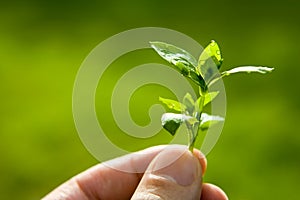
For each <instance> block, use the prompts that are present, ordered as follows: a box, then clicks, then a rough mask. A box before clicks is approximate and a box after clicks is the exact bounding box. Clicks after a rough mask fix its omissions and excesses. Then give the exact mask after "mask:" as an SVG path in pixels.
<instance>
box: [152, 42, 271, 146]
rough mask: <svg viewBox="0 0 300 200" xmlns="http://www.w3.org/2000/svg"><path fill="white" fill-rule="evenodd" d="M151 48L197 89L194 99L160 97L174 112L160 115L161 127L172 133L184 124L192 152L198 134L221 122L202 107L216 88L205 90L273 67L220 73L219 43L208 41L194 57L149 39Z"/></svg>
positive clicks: (214, 95)
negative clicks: (230, 78)
mask: <svg viewBox="0 0 300 200" xmlns="http://www.w3.org/2000/svg"><path fill="white" fill-rule="evenodd" d="M150 44H151V47H152V48H153V49H154V50H155V51H156V52H157V53H158V54H159V55H160V56H161V57H162V58H163V59H165V60H166V61H168V62H169V63H171V64H172V65H173V66H174V67H175V68H176V69H177V70H178V71H179V72H180V73H181V74H182V75H183V76H186V77H187V78H189V79H190V80H192V81H193V82H194V83H195V84H196V85H197V86H198V88H199V95H198V97H197V99H193V98H192V95H191V94H189V93H186V95H185V96H184V98H183V101H182V102H178V101H175V100H171V99H165V98H162V97H159V100H160V101H161V102H162V103H164V104H166V106H167V107H168V108H170V109H171V110H173V111H174V112H175V113H165V114H163V116H162V118H161V121H162V126H163V127H164V128H165V129H166V130H167V131H168V132H169V133H170V134H172V135H173V136H174V135H175V133H176V131H177V130H178V128H179V127H180V125H181V124H185V125H186V127H187V133H188V147H189V149H190V151H193V148H194V144H195V141H196V139H197V136H198V135H199V134H201V132H203V131H205V130H207V129H208V128H209V127H210V126H211V125H213V124H215V123H218V122H220V121H223V120H224V118H222V117H220V116H213V115H209V114H207V113H204V112H203V108H204V107H205V106H206V105H207V104H209V103H210V102H211V101H213V99H214V98H215V97H216V96H217V95H218V93H219V91H213V92H208V88H209V87H210V86H212V85H213V84H214V83H216V82H217V81H218V80H220V79H221V78H223V77H226V76H230V75H232V74H235V73H239V72H247V73H250V72H258V73H261V74H266V73H268V72H271V71H272V70H273V68H269V67H261V66H259V67H255V66H242V67H236V68H233V69H230V70H228V71H223V72H219V69H220V67H221V65H222V62H223V58H222V56H221V51H220V48H219V46H218V44H217V43H216V42H215V41H213V40H212V41H211V42H210V44H209V45H208V46H207V47H206V48H205V49H204V50H203V52H202V53H201V54H200V56H199V58H198V60H196V59H195V58H194V57H193V56H192V55H191V54H190V53H189V52H187V51H185V50H184V49H181V48H179V47H176V46H174V45H171V44H167V43H164V42H150Z"/></svg>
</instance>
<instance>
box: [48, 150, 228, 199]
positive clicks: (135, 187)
mask: <svg viewBox="0 0 300 200" xmlns="http://www.w3.org/2000/svg"><path fill="white" fill-rule="evenodd" d="M117 169H124V170H122V171H120V170H117ZM205 170H206V159H205V157H204V155H203V154H201V153H200V151H198V150H194V153H193V154H192V153H191V152H189V151H188V150H187V149H186V147H183V146H179V145H170V146H156V147H151V148H148V149H145V150H142V151H140V152H138V154H137V153H132V154H128V155H126V156H123V157H120V158H116V159H113V160H111V161H108V162H105V163H102V164H98V165H96V166H94V167H92V168H90V169H88V170H87V171H85V172H83V173H81V174H79V175H77V176H75V177H73V178H72V179H70V180H69V181H67V182H66V183H64V184H62V185H61V186H59V187H58V188H57V189H55V190H54V191H52V192H51V193H50V194H48V195H47V196H46V197H44V200H54V199H55V200H67V199H68V200H79V199H80V200H89V199H105V200H106V199H132V200H137V199H149V200H154V199H155V200H156V199H165V200H171V199H172V200H176V199H198V200H199V199H201V200H227V199H228V198H227V197H226V195H225V193H224V192H223V191H222V190H221V189H219V188H218V187H217V186H214V185H212V184H207V183H202V175H203V174H204V172H205ZM129 172H135V173H129ZM141 172H144V173H141Z"/></svg>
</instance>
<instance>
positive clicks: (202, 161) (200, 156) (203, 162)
mask: <svg viewBox="0 0 300 200" xmlns="http://www.w3.org/2000/svg"><path fill="white" fill-rule="evenodd" d="M193 154H194V156H195V157H196V158H198V160H199V162H200V165H201V168H202V175H204V174H205V172H206V169H207V160H206V157H205V155H204V154H203V153H202V152H201V151H199V150H198V149H194V150H193Z"/></svg>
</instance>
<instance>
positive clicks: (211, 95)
mask: <svg viewBox="0 0 300 200" xmlns="http://www.w3.org/2000/svg"><path fill="white" fill-rule="evenodd" d="M218 94H219V91H215V92H209V93H206V94H205V95H204V103H203V107H204V106H206V105H207V104H209V103H210V102H212V100H214V99H215V98H216V97H217V96H218ZM200 98H202V97H201V96H200V97H199V98H198V99H197V104H198V105H199V102H200Z"/></svg>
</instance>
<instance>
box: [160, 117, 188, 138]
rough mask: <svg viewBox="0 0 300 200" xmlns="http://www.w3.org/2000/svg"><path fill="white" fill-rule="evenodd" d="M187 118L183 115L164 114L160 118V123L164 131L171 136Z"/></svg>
mask: <svg viewBox="0 0 300 200" xmlns="http://www.w3.org/2000/svg"><path fill="white" fill-rule="evenodd" d="M188 118H189V117H188V116H186V115H183V114H175V113H165V114H163V115H162V117H161V123H162V126H163V127H164V129H166V130H167V131H168V132H169V133H171V135H175V133H176V131H177V129H178V128H179V126H180V125H181V123H182V122H184V120H187V119H188Z"/></svg>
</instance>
